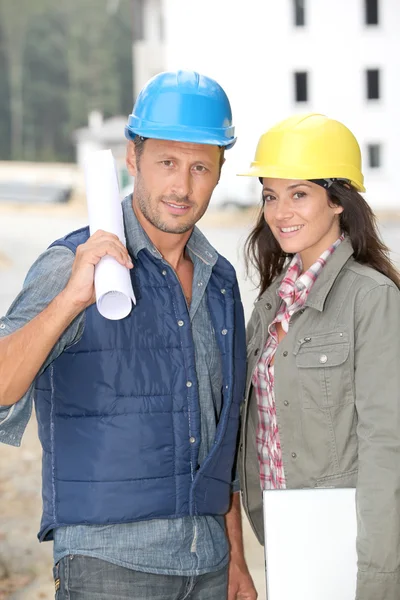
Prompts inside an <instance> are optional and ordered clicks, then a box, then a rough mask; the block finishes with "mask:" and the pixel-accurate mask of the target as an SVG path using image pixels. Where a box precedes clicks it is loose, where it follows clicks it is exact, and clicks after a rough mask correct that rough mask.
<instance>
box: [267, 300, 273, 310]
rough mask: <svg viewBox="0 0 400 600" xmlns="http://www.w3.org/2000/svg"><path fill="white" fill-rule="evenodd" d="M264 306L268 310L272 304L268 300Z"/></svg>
mask: <svg viewBox="0 0 400 600" xmlns="http://www.w3.org/2000/svg"><path fill="white" fill-rule="evenodd" d="M265 308H267V309H268V310H271V308H272V304H271V303H270V302H267V304H266V305H265Z"/></svg>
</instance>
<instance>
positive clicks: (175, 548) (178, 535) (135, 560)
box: [0, 197, 238, 575]
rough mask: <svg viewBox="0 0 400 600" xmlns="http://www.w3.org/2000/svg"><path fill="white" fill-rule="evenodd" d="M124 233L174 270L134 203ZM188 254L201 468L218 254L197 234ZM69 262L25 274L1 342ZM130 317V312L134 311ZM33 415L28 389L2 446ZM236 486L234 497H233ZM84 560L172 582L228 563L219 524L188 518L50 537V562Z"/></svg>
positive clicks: (0, 413)
mask: <svg viewBox="0 0 400 600" xmlns="http://www.w3.org/2000/svg"><path fill="white" fill-rule="evenodd" d="M123 212H124V221H125V232H126V238H127V246H128V249H129V251H130V254H131V255H132V256H133V258H135V257H136V256H137V254H138V252H140V250H142V249H143V248H147V249H148V250H149V251H150V252H152V253H153V254H154V256H156V257H157V258H158V259H159V260H160V261H162V262H163V263H164V264H165V268H171V267H170V265H169V264H168V263H167V262H166V261H164V260H163V258H162V256H161V254H160V253H159V252H158V250H157V249H156V248H155V247H154V246H153V244H152V243H151V241H150V240H149V238H148V237H147V235H146V234H145V232H144V230H143V229H142V227H141V225H140V224H139V222H138V221H137V219H136V216H135V213H134V211H133V210H132V203H131V197H128V198H126V199H125V200H124V201H123ZM187 251H188V253H189V255H190V258H191V260H192V262H193V264H194V275H193V285H192V302H191V305H190V311H189V314H190V319H191V323H192V332H193V341H194V347H195V354H196V370H197V378H198V384H199V397H200V406H201V433H202V439H201V446H200V456H199V458H200V462H202V461H203V460H204V458H205V457H206V456H207V454H208V451H209V449H210V448H211V446H212V444H213V441H214V436H215V431H216V426H217V423H218V418H219V414H220V411H221V385H222V372H221V359H220V354H219V350H218V347H217V344H216V340H215V335H214V331H213V327H212V324H211V320H210V316H209V312H208V309H207V304H206V296H205V290H206V287H207V284H208V281H209V278H210V275H211V271H212V267H213V265H214V264H215V263H216V261H217V252H216V251H215V250H214V248H213V247H212V246H211V245H210V244H209V243H208V242H207V240H206V238H205V237H204V236H203V235H202V234H201V233H200V231H199V230H198V229H197V228H195V229H194V231H193V233H192V235H191V237H190V239H189V241H188V243H187ZM73 261H74V255H73V253H72V252H71V251H70V250H69V249H68V248H64V247H63V248H61V247H60V248H57V247H56V248H51V249H50V250H47V251H46V252H44V253H43V254H42V255H41V256H40V257H39V259H38V260H37V261H36V262H35V264H34V265H33V266H32V268H31V269H30V271H29V273H28V275H27V277H26V280H25V282H24V287H23V290H22V292H21V293H20V294H19V296H18V297H17V298H16V300H15V301H14V302H13V304H12V305H11V307H10V309H9V311H8V312H7V315H6V316H5V317H3V318H2V319H1V320H0V335H7V334H9V333H12V332H13V331H15V330H16V329H18V328H19V327H22V326H23V325H24V324H25V323H27V322H28V321H30V320H31V319H32V318H33V317H34V316H35V315H36V314H38V313H39V312H41V311H42V310H43V309H44V308H45V307H46V306H47V305H48V304H49V302H51V300H52V299H53V298H54V297H55V296H56V295H57V294H59V293H60V292H61V291H62V290H63V289H64V287H65V285H66V283H67V281H68V279H69V277H70V274H71V268H72V263H73ZM133 310H134V308H133ZM84 319H85V317H84V313H82V314H81V315H80V316H79V317H78V318H77V319H75V321H74V322H73V323H72V324H71V325H70V326H69V327H68V329H67V330H66V331H65V332H64V334H63V335H62V337H61V338H60V339H59V341H58V343H57V344H56V346H55V347H54V348H53V350H52V352H51V353H50V355H49V357H48V358H47V360H46V362H45V363H44V365H43V367H42V370H44V369H45V368H46V367H47V366H48V365H49V364H50V363H51V362H52V361H53V360H54V359H55V358H56V357H57V356H59V355H60V354H61V352H62V351H63V349H64V348H66V347H67V346H69V345H71V344H73V343H75V342H76V341H78V340H79V339H80V337H81V335H82V332H83V328H84ZM31 411H32V388H31V389H30V390H28V392H27V393H26V394H25V396H24V397H23V398H22V399H21V400H20V401H19V402H17V404H15V405H14V406H12V407H11V408H5V409H0V441H3V442H5V443H9V444H13V445H19V444H20V441H21V437H22V434H23V432H24V430H25V427H26V424H27V422H28V420H29V417H30V414H31ZM237 489H238V484H237V482H236V481H235V482H234V484H233V491H237ZM68 554H85V555H87V556H92V557H96V558H99V559H102V560H106V561H109V562H112V563H114V564H117V565H120V566H123V567H127V568H131V569H136V570H140V571H146V572H150V573H159V574H169V575H199V574H202V573H206V572H210V571H214V570H217V569H220V568H222V567H223V566H224V565H225V564H226V563H227V562H228V558H229V548H228V542H227V539H226V533H225V523H224V518H223V517H212V516H207V517H185V518H182V519H170V520H161V519H159V520H152V521H146V522H140V523H130V524H121V525H118V524H117V525H107V526H103V525H102V526H94V525H91V526H83V525H74V526H69V527H60V528H58V529H57V530H56V531H55V532H54V560H55V562H58V561H59V560H60V559H61V558H62V557H63V556H66V555H68Z"/></svg>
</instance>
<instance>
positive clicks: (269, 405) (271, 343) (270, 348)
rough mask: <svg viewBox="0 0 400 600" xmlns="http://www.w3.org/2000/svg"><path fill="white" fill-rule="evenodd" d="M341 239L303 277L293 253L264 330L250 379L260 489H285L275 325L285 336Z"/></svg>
mask: <svg viewBox="0 0 400 600" xmlns="http://www.w3.org/2000/svg"><path fill="white" fill-rule="evenodd" d="M343 239H344V236H343V235H342V236H340V238H339V239H338V240H336V242H335V243H334V244H332V246H330V247H329V248H328V249H327V250H326V251H325V252H323V254H321V256H320V257H319V258H318V260H317V261H316V262H315V263H314V264H313V265H312V266H311V267H310V268H309V269H308V270H307V271H306V272H305V273H303V274H301V271H302V262H301V258H300V255H299V254H295V256H294V257H293V259H292V261H291V263H290V264H289V267H288V269H287V271H286V274H285V276H284V278H283V279H282V282H281V285H280V286H279V289H278V295H279V297H280V298H281V304H280V306H279V309H278V312H277V314H276V316H275V319H274V320H273V321H272V323H271V324H270V325H269V327H268V334H269V335H268V338H267V341H266V344H265V346H264V350H263V352H262V354H261V356H260V360H259V362H258V365H257V368H256V369H255V371H254V374H253V379H252V383H253V386H254V389H255V393H256V398H257V406H258V428H257V450H258V463H259V467H260V484H261V488H262V489H264V490H269V489H285V488H286V480H285V471H284V466H283V461H282V450H281V444H280V438H279V430H278V424H277V419H276V405H275V392H274V367H273V365H272V364H271V363H272V360H273V358H274V356H275V353H276V349H277V347H278V344H279V339H278V333H277V328H276V324H277V323H280V324H281V326H282V329H283V331H284V332H285V333H287V331H288V329H289V322H290V319H291V317H292V316H293V315H294V314H295V313H296V312H298V311H299V310H300V309H301V308H302V307H303V306H304V304H305V302H306V300H307V296H308V294H309V293H310V290H311V288H312V286H313V285H314V283H315V281H316V279H317V277H318V275H319V274H320V272H321V271H322V269H323V268H324V266H325V265H326V261H327V260H328V258H329V257H330V256H332V254H333V253H334V251H335V250H336V248H337V247H338V246H339V244H340V243H341V242H342V240H343Z"/></svg>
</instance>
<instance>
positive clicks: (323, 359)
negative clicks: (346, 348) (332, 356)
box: [319, 354, 328, 365]
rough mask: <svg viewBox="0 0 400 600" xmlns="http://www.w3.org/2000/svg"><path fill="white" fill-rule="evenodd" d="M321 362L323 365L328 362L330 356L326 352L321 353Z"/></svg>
mask: <svg viewBox="0 0 400 600" xmlns="http://www.w3.org/2000/svg"><path fill="white" fill-rule="evenodd" d="M319 362H320V363H322V364H323V365H324V364H325V363H326V362H328V357H327V355H326V354H321V356H320V357H319Z"/></svg>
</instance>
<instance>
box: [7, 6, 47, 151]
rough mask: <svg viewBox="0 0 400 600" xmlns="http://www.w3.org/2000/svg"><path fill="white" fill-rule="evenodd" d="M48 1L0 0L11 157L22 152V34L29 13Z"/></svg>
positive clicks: (42, 9) (40, 7)
mask: <svg viewBox="0 0 400 600" xmlns="http://www.w3.org/2000/svg"><path fill="white" fill-rule="evenodd" d="M49 2H50V0H35V1H34V2H32V0H0V22H1V24H2V34H3V40H4V46H3V47H4V49H5V54H6V58H7V62H8V72H9V82H10V100H11V102H10V112H11V155H12V157H13V158H14V159H16V158H19V157H21V155H22V130H23V124H22V123H23V117H24V111H23V98H22V81H23V55H24V48H25V39H26V34H27V30H28V27H29V23H30V21H31V19H32V17H33V15H36V14H38V13H42V12H43V11H44V9H45V8H46V6H48V5H49Z"/></svg>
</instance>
